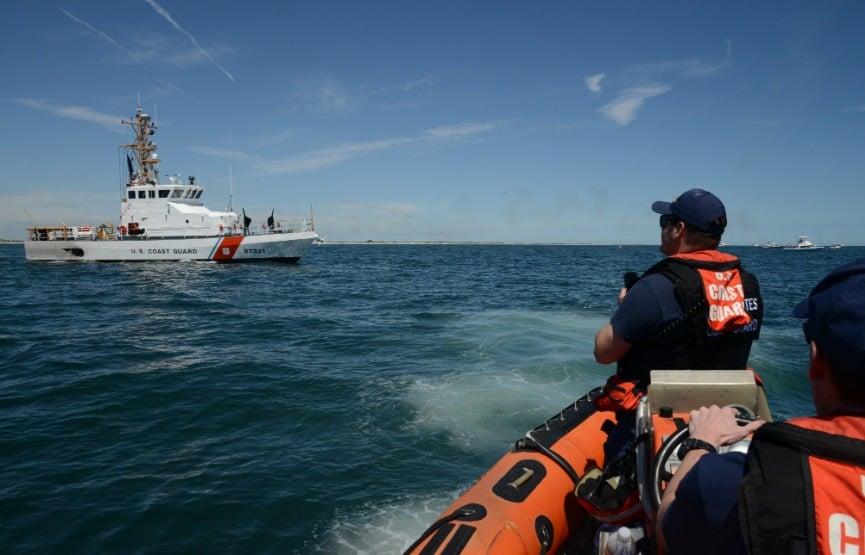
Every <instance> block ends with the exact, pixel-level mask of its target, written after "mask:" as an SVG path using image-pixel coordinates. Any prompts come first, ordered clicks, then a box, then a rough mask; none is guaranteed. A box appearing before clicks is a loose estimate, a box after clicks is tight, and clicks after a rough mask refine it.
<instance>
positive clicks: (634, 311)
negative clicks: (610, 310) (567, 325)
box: [610, 274, 682, 345]
mask: <svg viewBox="0 0 865 555" xmlns="http://www.w3.org/2000/svg"><path fill="white" fill-rule="evenodd" d="M681 316H682V308H681V307H680V306H679V303H678V301H676V294H675V288H674V287H673V282H672V281H670V280H669V279H667V278H666V277H664V276H663V275H661V274H649V275H648V276H646V277H644V278H641V279H640V280H639V281H638V282H637V283H635V284H634V286H633V287H631V289H630V290H628V294H627V295H625V299H624V300H623V301H622V304H621V305H620V306H619V308H618V310H616V313H615V314H613V317H612V318H611V319H610V324H611V325H612V326H613V332H614V333H615V334H616V336H618V337H621V338H622V339H624V340H625V341H627V342H628V343H630V344H631V345H633V344H635V343H639V342H641V341H645V340H648V339H649V338H650V337H652V336H653V335H655V333H657V332H658V331H660V330H661V328H662V327H663V326H664V325H666V324H667V323H669V322H672V321H673V320H676V319H678V318H680V317H681Z"/></svg>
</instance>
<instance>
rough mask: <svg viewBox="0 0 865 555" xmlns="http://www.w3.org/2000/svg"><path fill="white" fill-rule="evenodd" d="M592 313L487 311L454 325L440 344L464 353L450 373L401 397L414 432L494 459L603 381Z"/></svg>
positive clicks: (597, 322)
mask: <svg viewBox="0 0 865 555" xmlns="http://www.w3.org/2000/svg"><path fill="white" fill-rule="evenodd" d="M606 321H607V320H606V319H605V318H603V317H601V316H598V315H594V314H574V313H573V312H542V311H493V312H486V313H482V314H479V315H476V316H472V317H469V318H466V319H464V320H462V321H459V322H457V323H454V325H453V326H451V331H450V332H449V333H448V334H447V335H448V336H449V337H448V336H446V337H445V342H446V343H447V342H451V343H453V344H461V345H462V346H463V350H462V352H461V353H459V355H460V356H459V357H458V361H457V362H456V363H455V365H454V366H453V367H451V368H447V369H443V370H442V372H441V373H439V374H438V375H435V376H428V377H421V378H418V379H416V380H415V381H414V383H412V384H410V386H409V388H408V390H407V391H406V392H405V396H406V399H405V400H406V401H407V402H408V403H409V404H410V405H411V406H413V407H414V408H415V415H414V419H413V420H412V422H410V423H409V424H407V425H409V426H413V427H415V428H416V430H417V433H418V434H431V433H435V432H438V431H445V432H446V433H447V434H448V438H449V439H450V441H451V442H452V443H453V444H454V445H455V446H457V447H459V448H462V449H466V450H469V451H473V452H476V453H481V454H485V455H496V454H499V453H501V451H502V450H503V449H506V448H507V447H508V446H509V445H510V444H511V442H513V441H514V440H515V438H517V437H519V436H520V435H522V433H523V432H525V431H526V430H527V429H530V428H531V427H532V426H534V425H535V423H537V422H538V421H539V420H546V418H548V417H549V415H550V413H552V412H554V411H556V410H559V409H560V408H561V407H562V406H564V405H566V404H568V403H569V402H571V401H573V400H574V398H576V397H577V396H579V395H582V394H583V393H585V392H586V391H587V390H588V389H591V388H592V387H594V386H596V385H600V384H602V383H603V380H604V379H605V378H606V377H607V375H608V374H609V372H610V371H611V370H610V369H609V368H605V367H602V366H601V365H599V364H597V363H595V361H594V358H593V356H592V348H593V345H594V343H593V342H594V333H595V331H597V329H598V328H599V327H600V326H601V325H603V324H604V323H605V322H606Z"/></svg>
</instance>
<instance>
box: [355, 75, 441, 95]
mask: <svg viewBox="0 0 865 555" xmlns="http://www.w3.org/2000/svg"><path fill="white" fill-rule="evenodd" d="M436 81H438V78H437V77H436V76H435V75H425V76H423V77H421V78H420V79H415V80H414V81H408V82H406V83H402V84H400V85H391V86H388V87H382V88H380V89H375V90H373V91H370V94H382V93H388V92H392V91H401V92H404V93H407V92H410V91H413V90H414V89H419V88H421V87H428V86H430V85H432V84H433V83H435V82H436Z"/></svg>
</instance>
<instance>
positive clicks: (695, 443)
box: [676, 437, 718, 461]
mask: <svg viewBox="0 0 865 555" xmlns="http://www.w3.org/2000/svg"><path fill="white" fill-rule="evenodd" d="M693 449H705V450H706V451H708V452H709V453H717V452H718V450H717V449H715V446H714V445H712V444H711V443H709V442H707V441H703V440H702V439H696V438H693V437H689V438H688V439H686V440H685V441H683V442H682V445H680V446H679V450H678V451H676V456H677V457H679V460H680V461H681V460H684V458H685V455H687V454H688V451H691V450H693Z"/></svg>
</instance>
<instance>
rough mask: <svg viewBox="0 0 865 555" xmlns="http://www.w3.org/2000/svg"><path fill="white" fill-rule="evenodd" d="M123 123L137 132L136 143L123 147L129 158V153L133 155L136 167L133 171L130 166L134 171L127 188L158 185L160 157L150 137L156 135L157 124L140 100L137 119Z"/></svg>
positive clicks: (136, 113) (136, 111) (123, 121)
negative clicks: (146, 112) (145, 110)
mask: <svg viewBox="0 0 865 555" xmlns="http://www.w3.org/2000/svg"><path fill="white" fill-rule="evenodd" d="M122 123H125V124H126V125H129V126H130V127H132V130H133V131H134V132H135V142H133V143H132V144H128V145H123V146H124V147H125V148H126V149H127V156H128V155H129V154H128V153H129V152H131V153H132V157H133V159H134V166H135V167H134V169H133V168H132V167H131V165H130V169H131V170H132V171H130V174H131V175H130V176H129V182H128V183H127V185H126V186H127V187H131V186H133V185H156V184H157V183H159V170H158V169H157V168H156V165H157V164H159V156H158V155H157V154H156V143H154V142H153V141H151V140H150V137H151V136H153V135H154V134H155V133H156V124H155V123H154V122H153V121H152V119H151V118H150V116H149V115H148V114H145V113H144V110H143V109H142V108H141V101H140V100H139V102H138V108H136V110H135V117H134V118H132V119H129V120H122Z"/></svg>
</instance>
